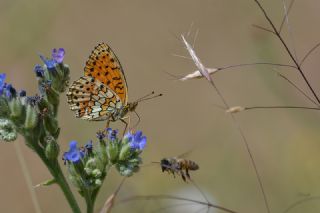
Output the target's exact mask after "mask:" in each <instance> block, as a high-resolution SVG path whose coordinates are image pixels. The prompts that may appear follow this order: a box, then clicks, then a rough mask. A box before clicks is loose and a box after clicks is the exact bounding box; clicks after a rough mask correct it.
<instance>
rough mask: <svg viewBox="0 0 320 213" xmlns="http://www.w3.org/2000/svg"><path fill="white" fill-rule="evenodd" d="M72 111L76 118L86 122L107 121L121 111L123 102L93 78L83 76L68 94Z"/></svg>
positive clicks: (74, 83)
mask: <svg viewBox="0 0 320 213" xmlns="http://www.w3.org/2000/svg"><path fill="white" fill-rule="evenodd" d="M67 98H68V103H69V105H70V109H71V110H73V111H75V112H76V117H78V118H82V119H86V120H95V121H98V120H106V119H110V116H111V115H112V114H113V113H114V112H115V111H116V110H119V109H121V107H122V102H121V100H120V98H119V96H117V94H116V93H114V91H113V90H111V89H109V88H108V87H107V86H106V85H104V84H103V83H101V82H100V81H98V80H96V79H95V78H93V77H89V76H83V77H81V78H80V79H78V80H77V81H75V82H73V84H72V85H71V87H70V88H69V92H68V93H67Z"/></svg>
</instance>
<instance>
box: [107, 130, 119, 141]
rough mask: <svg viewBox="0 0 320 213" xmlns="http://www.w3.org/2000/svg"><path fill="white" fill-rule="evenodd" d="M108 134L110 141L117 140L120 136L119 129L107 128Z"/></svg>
mask: <svg viewBox="0 0 320 213" xmlns="http://www.w3.org/2000/svg"><path fill="white" fill-rule="evenodd" d="M106 132H107V137H108V140H109V141H113V140H115V139H116V138H117V136H118V130H117V129H111V128H107V129H106Z"/></svg>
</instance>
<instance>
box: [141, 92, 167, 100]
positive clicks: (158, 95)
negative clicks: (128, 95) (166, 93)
mask: <svg viewBox="0 0 320 213" xmlns="http://www.w3.org/2000/svg"><path fill="white" fill-rule="evenodd" d="M160 96H163V94H162V93H160V94H157V95H154V96H152V97H146V98H140V99H139V100H138V102H142V101H146V100H150V99H154V98H157V97H160Z"/></svg>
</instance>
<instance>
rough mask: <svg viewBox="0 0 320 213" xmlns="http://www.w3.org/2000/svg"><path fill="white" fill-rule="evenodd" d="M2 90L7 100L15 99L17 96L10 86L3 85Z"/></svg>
mask: <svg viewBox="0 0 320 213" xmlns="http://www.w3.org/2000/svg"><path fill="white" fill-rule="evenodd" d="M3 89H4V91H5V95H6V97H7V98H8V99H10V98H12V97H15V96H16V94H17V91H16V89H15V88H13V86H12V84H4V86H3Z"/></svg>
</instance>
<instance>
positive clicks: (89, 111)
mask: <svg viewBox="0 0 320 213" xmlns="http://www.w3.org/2000/svg"><path fill="white" fill-rule="evenodd" d="M67 99H68V103H69V105H70V109H71V110H72V111H75V114H76V117H78V118H82V119H85V120H89V121H103V120H107V126H109V122H110V121H117V120H121V121H122V122H124V123H125V124H126V127H127V125H128V124H127V122H126V121H125V120H124V119H125V116H126V114H127V113H128V112H131V111H134V112H135V109H136V107H137V105H138V102H139V100H138V101H135V102H132V103H128V85H127V81H126V78H125V75H124V71H123V68H122V66H121V64H120V62H119V60H118V58H117V56H116V55H115V53H114V52H113V51H112V49H111V48H110V47H109V46H108V45H107V44H105V43H100V44H98V46H96V47H95V48H94V50H93V51H92V53H91V54H90V56H89V59H88V60H87V62H86V66H85V68H84V76H82V77H80V79H78V80H76V81H74V82H73V84H72V85H71V86H70V88H69V91H68V92H67Z"/></svg>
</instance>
